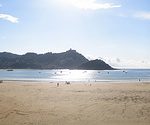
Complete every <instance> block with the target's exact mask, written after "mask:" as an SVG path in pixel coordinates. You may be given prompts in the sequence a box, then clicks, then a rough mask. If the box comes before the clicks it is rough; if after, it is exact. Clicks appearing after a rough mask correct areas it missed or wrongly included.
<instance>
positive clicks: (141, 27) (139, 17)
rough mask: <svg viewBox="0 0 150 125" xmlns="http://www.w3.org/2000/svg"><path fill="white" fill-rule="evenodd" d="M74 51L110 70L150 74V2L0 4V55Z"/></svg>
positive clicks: (26, 0) (14, 0)
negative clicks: (147, 70) (146, 70)
mask: <svg viewBox="0 0 150 125" xmlns="http://www.w3.org/2000/svg"><path fill="white" fill-rule="evenodd" d="M70 48H72V49H76V50H77V51H78V52H80V53H82V54H83V55H85V56H86V57H88V58H90V59H95V58H100V59H103V60H104V61H106V62H108V63H109V64H111V65H112V66H115V67H122V68H126V67H132V68H150V54H149V52H150V0H0V51H1V52H3V51H7V52H13V53H17V54H24V53H26V52H36V53H45V52H63V51H66V50H68V49H70Z"/></svg>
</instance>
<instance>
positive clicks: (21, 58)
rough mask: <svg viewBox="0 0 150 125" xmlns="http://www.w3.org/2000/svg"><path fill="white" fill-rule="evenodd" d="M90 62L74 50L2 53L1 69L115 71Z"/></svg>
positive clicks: (105, 65)
mask: <svg viewBox="0 0 150 125" xmlns="http://www.w3.org/2000/svg"><path fill="white" fill-rule="evenodd" d="M99 61H102V60H99ZM90 62H91V61H89V60H88V59H86V58H85V57H84V56H83V55H82V54H80V53H78V52H76V50H72V49H70V50H68V51H66V52H62V53H52V52H49V53H45V54H36V53H26V54H24V55H17V54H13V53H7V52H2V53H0V69H91V70H92V69H93V70H94V69H97V68H98V69H102V70H106V69H113V68H110V67H109V65H108V64H106V63H103V61H102V62H100V63H97V64H98V65H99V66H96V65H97V64H93V65H92V62H91V63H90ZM88 63H89V64H91V65H88ZM88 66H90V68H89V67H88ZM100 67H101V68H100Z"/></svg>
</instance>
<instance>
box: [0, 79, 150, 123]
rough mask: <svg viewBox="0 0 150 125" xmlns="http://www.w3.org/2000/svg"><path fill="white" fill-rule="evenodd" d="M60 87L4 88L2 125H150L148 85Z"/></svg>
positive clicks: (1, 86) (14, 84)
mask: <svg viewBox="0 0 150 125" xmlns="http://www.w3.org/2000/svg"><path fill="white" fill-rule="evenodd" d="M56 84H57V83H51V84H50V83H34V82H30V83H29V82H19V81H18V82H17V81H16V82H15V81H14V82H13V81H10V82H4V83H2V84H0V125H150V84H148V83H147V84H142V83H132V84H129V83H127V84H126V83H122V84H121V83H120V84H116V83H107V84H105V83H80V84H75V83H72V84H71V85H65V84H64V83H60V85H59V87H57V85H56ZM90 84H92V85H91V86H90Z"/></svg>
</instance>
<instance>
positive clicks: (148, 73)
mask: <svg viewBox="0 0 150 125" xmlns="http://www.w3.org/2000/svg"><path fill="white" fill-rule="evenodd" d="M0 80H31V81H32V80H34V81H139V80H140V81H150V69H127V70H105V71H104V70H67V69H64V70H26V69H25V70H23V69H14V70H13V71H7V70H3V69H1V70H0Z"/></svg>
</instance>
